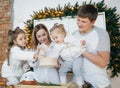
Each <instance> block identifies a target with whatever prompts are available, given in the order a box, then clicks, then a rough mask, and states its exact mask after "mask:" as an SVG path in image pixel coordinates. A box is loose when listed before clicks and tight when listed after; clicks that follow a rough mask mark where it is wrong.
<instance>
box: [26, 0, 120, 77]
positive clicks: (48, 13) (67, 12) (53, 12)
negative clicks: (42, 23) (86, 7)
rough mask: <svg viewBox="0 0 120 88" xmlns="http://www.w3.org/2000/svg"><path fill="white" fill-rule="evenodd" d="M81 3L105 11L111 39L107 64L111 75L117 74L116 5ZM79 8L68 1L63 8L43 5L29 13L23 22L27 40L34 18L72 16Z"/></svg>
mask: <svg viewBox="0 0 120 88" xmlns="http://www.w3.org/2000/svg"><path fill="white" fill-rule="evenodd" d="M83 4H93V5H95V6H96V7H97V8H98V11H99V12H105V16H106V25H107V31H108V33H109V35H110V40H111V55H110V63H109V64H108V69H110V70H111V72H112V75H111V77H115V76H118V74H119V73H120V30H119V28H120V23H119V19H120V16H119V15H118V14H117V13H116V7H114V8H107V6H106V5H105V4H104V0H102V1H101V2H98V3H95V2H94V3H92V1H90V2H89V3H86V2H83ZM79 8H80V6H79V5H78V2H77V3H76V4H75V5H74V6H72V5H70V3H68V4H67V5H66V4H65V6H64V8H62V7H60V5H58V7H57V8H56V9H54V8H47V7H45V9H44V11H43V10H39V11H37V12H34V14H33V15H31V17H32V19H30V20H27V22H24V23H25V24H26V26H25V30H26V32H27V35H28V39H27V40H28V42H30V40H31V33H32V30H33V21H34V20H37V19H39V20H40V19H47V18H56V17H59V18H60V19H62V18H61V17H66V16H71V17H74V16H76V15H77V12H78V9H79ZM101 36H102V35H101Z"/></svg>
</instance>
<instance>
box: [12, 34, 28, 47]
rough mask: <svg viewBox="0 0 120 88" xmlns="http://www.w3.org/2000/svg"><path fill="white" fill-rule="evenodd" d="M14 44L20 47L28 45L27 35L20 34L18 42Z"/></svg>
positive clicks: (15, 41)
mask: <svg viewBox="0 0 120 88" xmlns="http://www.w3.org/2000/svg"><path fill="white" fill-rule="evenodd" d="M14 43H15V44H16V45H18V46H21V47H25V46H26V44H27V41H26V35H25V34H24V33H20V34H18V35H17V38H16V40H14Z"/></svg>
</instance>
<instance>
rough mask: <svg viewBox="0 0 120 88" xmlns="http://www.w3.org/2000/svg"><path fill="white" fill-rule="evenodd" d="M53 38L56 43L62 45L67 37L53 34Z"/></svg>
mask: <svg viewBox="0 0 120 88" xmlns="http://www.w3.org/2000/svg"><path fill="white" fill-rule="evenodd" d="M51 37H52V39H53V40H54V41H55V43H58V44H61V43H63V42H64V38H65V35H63V34H60V33H57V32H52V33H51Z"/></svg>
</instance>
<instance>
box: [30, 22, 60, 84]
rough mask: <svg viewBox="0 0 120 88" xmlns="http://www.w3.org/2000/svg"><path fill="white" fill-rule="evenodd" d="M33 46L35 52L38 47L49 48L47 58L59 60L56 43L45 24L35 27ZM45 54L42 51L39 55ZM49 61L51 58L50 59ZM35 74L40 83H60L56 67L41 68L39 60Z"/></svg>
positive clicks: (41, 50)
mask: <svg viewBox="0 0 120 88" xmlns="http://www.w3.org/2000/svg"><path fill="white" fill-rule="evenodd" d="M31 46H32V49H33V50H37V47H38V46H39V47H42V48H43V47H44V46H46V47H47V53H45V54H46V56H50V55H53V56H56V57H57V58H58V56H59V54H58V52H57V50H56V48H55V45H54V43H53V42H52V41H51V39H50V36H49V32H48V29H47V28H46V26H45V25H44V24H38V25H36V26H35V27H34V30H33V33H32V41H31ZM43 52H44V49H40V51H39V53H38V52H37V53H38V54H39V55H41V54H42V53H43ZM48 59H49V58H48ZM35 64H36V65H35V66H34V72H35V74H36V75H37V78H38V81H39V82H51V83H59V76H58V71H57V68H56V67H44V66H43V67H41V66H39V60H38V61H37V62H36V63H35Z"/></svg>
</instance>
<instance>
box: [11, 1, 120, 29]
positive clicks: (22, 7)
mask: <svg viewBox="0 0 120 88" xmlns="http://www.w3.org/2000/svg"><path fill="white" fill-rule="evenodd" d="M84 1H87V2H89V1H90V0H14V7H13V8H14V17H13V19H14V23H13V28H15V27H17V26H20V27H21V28H23V27H24V26H25V24H24V23H23V22H26V20H28V19H31V17H30V15H33V11H38V10H41V9H43V10H44V8H45V7H50V8H56V7H57V6H58V4H60V6H62V7H63V6H64V5H65V4H68V3H69V2H70V4H71V5H75V3H76V2H78V3H79V5H82V2H84ZM100 1H101V0H92V2H96V3H97V2H100ZM105 4H106V5H107V6H108V7H117V13H119V14H120V7H119V5H120V0H105Z"/></svg>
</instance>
